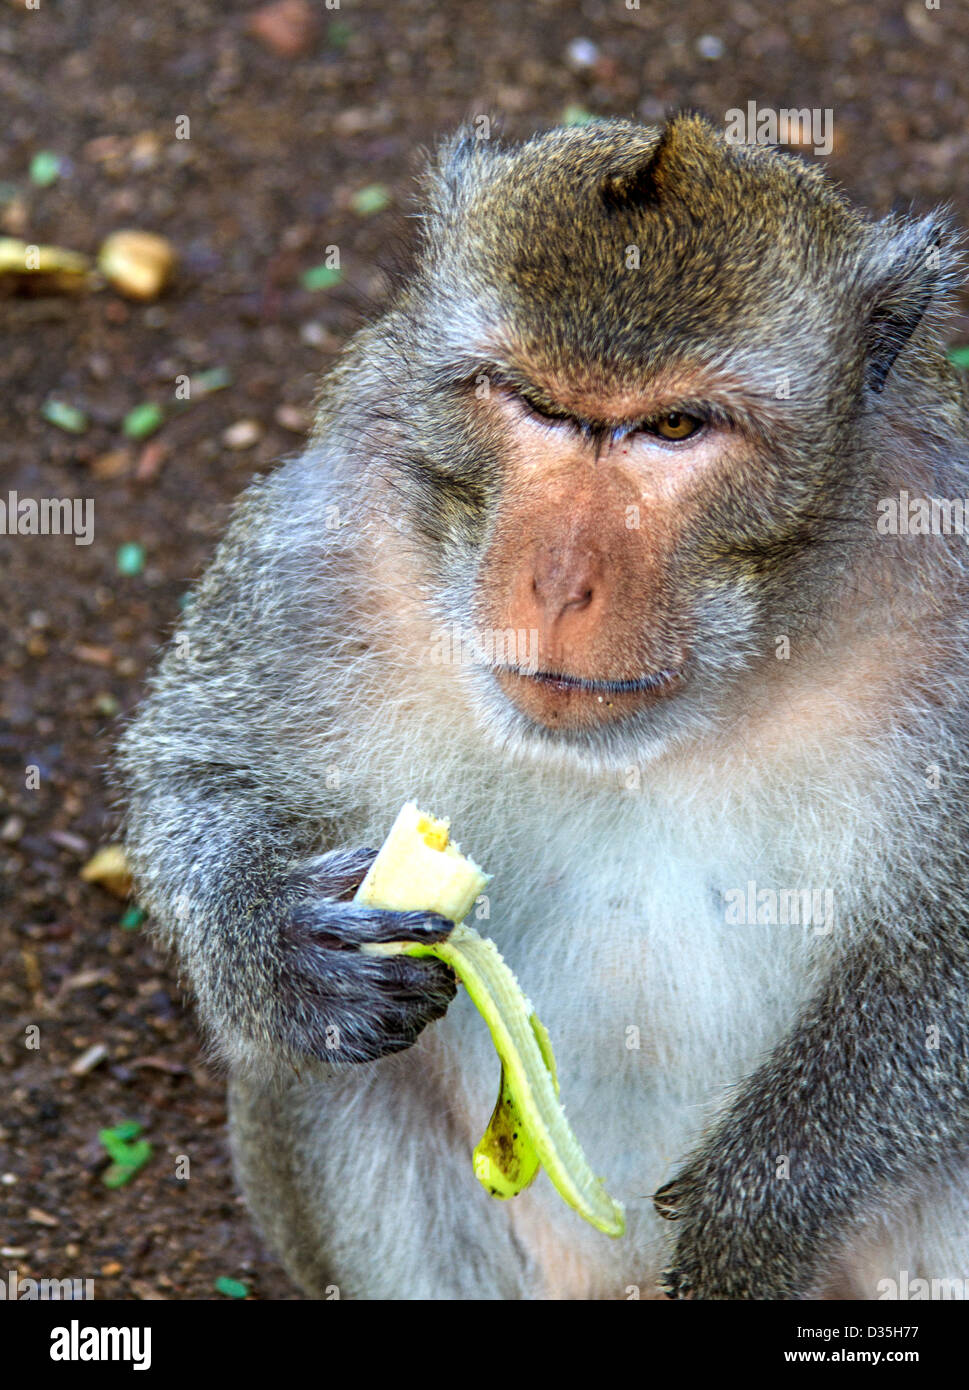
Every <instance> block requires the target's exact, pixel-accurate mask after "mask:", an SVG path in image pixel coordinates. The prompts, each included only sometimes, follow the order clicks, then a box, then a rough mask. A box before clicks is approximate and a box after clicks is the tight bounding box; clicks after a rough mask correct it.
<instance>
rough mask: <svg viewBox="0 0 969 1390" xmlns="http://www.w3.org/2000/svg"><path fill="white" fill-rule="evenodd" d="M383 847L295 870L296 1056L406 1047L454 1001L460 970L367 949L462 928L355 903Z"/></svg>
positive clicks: (291, 927) (376, 1053)
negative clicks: (355, 894) (456, 972)
mask: <svg viewBox="0 0 969 1390" xmlns="http://www.w3.org/2000/svg"><path fill="white" fill-rule="evenodd" d="M376 853H377V851H376V850H373V849H360V850H336V851H333V852H332V853H329V854H322V855H319V856H317V857H315V858H313V859H309V860H306V861H304V862H303V863H302V864H300V865H298V866H297V867H296V868H295V869H293V870H292V871H291V872H290V874H289V875H288V877H287V880H286V884H285V895H284V896H285V901H286V903H287V906H286V908H285V911H284V914H283V919H282V922H281V924H280V946H281V960H280V973H279V979H278V985H277V999H276V1002H277V1005H278V1008H279V1012H278V1014H277V1017H278V1018H279V1020H280V1023H281V1026H282V1029H283V1032H284V1038H283V1041H284V1045H285V1046H286V1048H287V1050H288V1051H289V1052H290V1053H291V1054H292V1055H293V1056H294V1057H298V1056H312V1057H318V1058H320V1059H322V1060H324V1061H327V1062H332V1063H334V1064H339V1063H341V1062H369V1061H373V1060H374V1059H375V1058H377V1057H382V1056H384V1055H386V1054H387V1053H391V1052H400V1051H402V1050H403V1049H404V1048H407V1047H410V1046H411V1044H412V1043H413V1042H415V1041H416V1039H417V1036H418V1034H419V1033H420V1031H421V1029H422V1028H424V1026H425V1025H426V1024H428V1023H430V1022H431V1021H432V1019H435V1018H440V1017H441V1016H442V1015H443V1014H444V1012H445V1010H446V1009H447V1006H448V1004H449V1003H450V1002H451V1000H452V999H453V998H454V994H455V990H456V982H455V979H454V974H453V972H452V971H451V970H450V969H449V968H448V967H447V966H446V965H443V964H442V963H441V962H440V961H439V960H435V959H433V958H422V959H416V958H414V957H412V956H402V955H398V956H379V955H369V954H366V953H364V952H363V951H361V950H360V947H361V946H362V945H364V943H373V942H383V941H420V942H435V941H441V940H443V939H444V938H445V937H446V936H447V935H448V934H449V933H450V932H451V931H452V930H453V928H454V923H453V922H451V921H449V920H448V918H446V917H441V916H439V915H437V914H436V913H428V912H388V911H385V910H383V909H380V908H373V907H363V906H360V905H359V904H357V903H354V902H352V901H349V900H348V899H349V898H350V897H351V896H352V894H353V892H354V891H355V889H356V888H357V887H358V886H359V884H360V883H361V881H362V880H363V877H364V875H365V874H366V872H367V870H368V868H369V867H370V865H371V863H372V862H373V860H374V858H375V856H376Z"/></svg>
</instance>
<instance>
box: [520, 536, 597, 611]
mask: <svg viewBox="0 0 969 1390" xmlns="http://www.w3.org/2000/svg"><path fill="white" fill-rule="evenodd" d="M598 586H599V573H598V565H597V564H596V563H595V561H594V559H593V557H592V556H590V555H576V554H571V555H568V554H566V555H562V554H556V553H555V552H549V551H546V552H544V553H543V554H541V555H539V556H537V557H536V558H535V561H534V563H533V566H532V586H531V587H532V596H533V602H535V603H536V604H537V605H538V607H539V608H541V610H542V612H543V616H544V617H545V621H546V623H547V624H548V625H549V626H551V625H552V624H554V623H556V622H558V620H559V619H560V618H562V617H564V616H565V615H566V614H567V613H568V614H571V613H582V612H584V611H585V610H586V609H587V608H589V607H591V605H592V602H593V600H594V598H595V596H596V591H597V589H598Z"/></svg>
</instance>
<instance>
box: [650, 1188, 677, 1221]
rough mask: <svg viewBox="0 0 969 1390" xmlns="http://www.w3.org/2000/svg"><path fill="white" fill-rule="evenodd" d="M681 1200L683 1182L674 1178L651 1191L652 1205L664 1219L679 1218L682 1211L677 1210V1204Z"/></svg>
mask: <svg viewBox="0 0 969 1390" xmlns="http://www.w3.org/2000/svg"><path fill="white" fill-rule="evenodd" d="M682 1200H683V1184H682V1183H680V1182H678V1181H677V1180H676V1179H675V1178H674V1180H673V1181H672V1182H668V1183H667V1184H666V1185H665V1187H661V1188H659V1189H658V1190H657V1191H656V1192H654V1193H653V1207H654V1208H655V1210H656V1211H657V1212H658V1213H659V1215H660V1216H662V1217H663V1218H664V1220H666V1221H678V1220H679V1218H680V1216H681V1214H682V1213H681V1212H680V1211H679V1210H678V1207H677V1204H678V1203H679V1202H681V1201H682Z"/></svg>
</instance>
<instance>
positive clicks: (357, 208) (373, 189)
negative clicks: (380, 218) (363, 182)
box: [350, 183, 390, 217]
mask: <svg viewBox="0 0 969 1390" xmlns="http://www.w3.org/2000/svg"><path fill="white" fill-rule="evenodd" d="M350 206H351V208H353V211H354V212H355V213H356V214H357V216H358V217H372V216H373V214H374V213H375V212H383V210H384V208H386V207H389V206H390V190H389V189H388V188H386V187H385V186H384V185H383V184H382V183H371V184H368V185H367V187H366V188H361V189H359V190H358V191H357V192H356V193H354V195H353V197H352V198H351V199H350Z"/></svg>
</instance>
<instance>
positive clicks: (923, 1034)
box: [118, 112, 969, 1300]
mask: <svg viewBox="0 0 969 1390" xmlns="http://www.w3.org/2000/svg"><path fill="white" fill-rule="evenodd" d="M421 197H422V200H423V201H422V205H421V206H422V214H421V217H420V220H419V225H420V232H419V245H418V247H417V250H416V253H415V254H416V260H415V265H414V269H413V271H412V272H411V273H410V274H408V276H407V277H406V278H404V279H402V280H401V282H400V283H399V284H398V285H397V286H396V288H395V290H394V292H393V294H392V296H391V299H390V302H389V304H388V307H387V308H386V310H385V311H384V312H383V313H382V314H381V315H380V316H379V317H376V318H374V319H373V321H372V322H370V323H368V324H366V325H364V326H363V327H362V328H361V329H360V330H359V331H358V333H357V334H356V336H355V337H353V338H352V339H351V340H350V341H349V343H348V345H347V346H346V348H345V349H344V351H343V354H342V356H341V357H340V358H339V360H338V362H337V364H336V365H335V367H334V368H333V370H332V371H331V372H330V374H329V375H328V376H327V377H326V378H325V379H324V381H323V384H322V387H321V390H320V394H319V398H318V401H317V407H316V423H315V426H314V429H313V431H312V434H311V436H310V438H309V440H308V442H307V445H306V448H305V450H304V452H303V453H302V454H301V455H300V456H299V457H297V458H294V459H291V460H290V461H288V462H286V463H284V464H283V465H282V466H280V467H278V468H277V469H275V470H273V471H271V472H270V473H269V474H268V475H266V476H263V477H260V478H257V479H256V480H255V481H254V482H253V483H252V484H251V485H250V487H249V488H248V489H247V491H246V492H245V493H244V494H243V496H242V497H241V499H240V500H239V501H238V503H237V505H236V509H235V512H234V514H233V517H232V519H231V522H230V524H229V527H228V530H227V532H226V535H225V537H224V538H223V540H222V542H221V544H220V546H219V548H218V550H217V552H216V555H215V558H214V560H213V561H212V563H211V565H210V566H209V568H208V569H207V571H206V572H205V573H204V575H203V577H202V578H201V580H200V581H199V582H198V584H197V586H196V587H195V589H194V591H193V592H194V597H193V600H192V602H191V603H190V605H189V607H188V608H187V610H186V612H185V614H184V617H183V618H182V619H181V621H180V625H179V628H178V631H177V633H176V634H175V639H174V641H173V642H172V644H171V645H170V646H169V648H168V650H167V652H166V654H165V655H164V657H163V659H162V660H161V664H160V666H159V667H158V669H157V671H156V673H155V674H154V676H153V677H152V679H151V681H150V684H149V689H148V692H147V695H146V697H145V700H144V702H143V704H142V706H141V707H140V710H139V711H138V712H137V713H136V715H135V716H134V718H133V719H132V721H131V722H130V724H129V725H128V727H127V729H126V730H125V732H124V734H123V737H122V739H121V742H120V751H119V755H118V767H119V775H120V779H121V783H122V787H123V794H124V796H125V799H126V837H127V839H126V843H127V846H128V853H129V856H130V859H131V863H132V866H133V870H134V873H135V876H136V880H137V882H138V884H139V891H140V895H141V897H140V900H141V901H142V902H143V903H144V904H145V906H146V907H147V908H148V909H149V911H150V913H151V916H152V920H153V922H154V923H155V930H156V931H157V933H158V935H159V939H160V940H161V941H162V942H163V943H164V944H166V945H167V946H168V947H170V948H172V949H173V950H174V952H175V955H176V957H177V960H178V962H179V966H180V969H181V970H182V972H183V974H184V977H185V978H186V980H187V982H188V984H189V985H190V987H191V990H192V991H193V993H194V996H195V999H196V1001H197V1009H198V1014H199V1018H200V1021H201V1025H202V1028H203V1030H204V1034H205V1037H206V1038H207V1040H208V1046H209V1048H210V1051H211V1054H212V1055H213V1056H214V1057H216V1058H217V1059H219V1060H220V1062H221V1063H222V1064H223V1065H224V1067H225V1069H226V1071H227V1073H228V1085H229V1106H230V1145H231V1149H232V1154H233V1162H234V1165H235V1171H236V1174H237V1177H238V1181H239V1183H240V1184H241V1187H242V1190H243V1192H244V1194H245V1197H246V1200H247V1202H248V1205H249V1208H250V1210H251V1212H252V1214H253V1216H254V1218H255V1220H256V1223H257V1225H258V1227H259V1228H260V1230H261V1232H262V1234H263V1236H264V1238H265V1240H266V1241H267V1243H268V1244H269V1246H270V1247H271V1249H272V1250H273V1251H274V1252H275V1253H276V1254H277V1255H278V1256H279V1258H280V1259H281V1260H282V1262H283V1264H284V1265H285V1267H286V1269H287V1271H288V1272H289V1274H290V1276H291V1277H292V1279H293V1280H294V1282H295V1283H296V1284H297V1285H298V1286H299V1287H300V1288H301V1289H302V1290H303V1292H304V1293H306V1294H307V1295H308V1296H310V1297H315V1298H324V1297H327V1296H333V1291H334V1290H337V1291H338V1292H339V1296H341V1297H351V1298H364V1299H374V1298H391V1299H435V1300H436V1299H478V1298H501V1299H563V1298H580V1299H598V1298H629V1297H642V1298H650V1299H657V1300H662V1299H757V1300H797V1299H829V1298H831V1299H833V1298H847V1297H851V1298H866V1299H874V1298H880V1297H889V1296H893V1295H892V1294H891V1292H890V1291H891V1289H892V1288H897V1287H898V1280H899V1278H900V1275H901V1272H902V1271H907V1276H906V1277H908V1278H910V1279H914V1278H922V1277H925V1278H932V1277H946V1278H951V1277H965V1276H967V1275H969V905H967V901H966V891H965V887H966V880H967V869H969V863H967V854H966V845H967V828H969V811H967V806H969V797H967V790H969V788H967V778H966V770H965V760H964V744H965V739H966V736H967V734H969V682H967V679H966V676H965V652H966V635H967V634H966V622H967V618H966V614H967V612H969V608H967V603H966V588H967V584H966V576H967V564H966V552H965V550H964V544H965V537H964V536H963V535H962V534H960V533H959V529H958V527H957V526H955V525H954V524H953V525H950V526H941V525H940V526H939V527H937V528H935V529H936V532H937V534H936V533H929V534H921V533H919V532H920V528H918V527H916V528H908V529H906V527H905V525H903V524H901V523H900V522H899V521H898V514H896V515H895V520H894V522H893V519H892V505H895V506H896V513H897V509H898V507H900V506H903V505H904V506H908V505H909V504H908V503H906V502H904V499H906V498H909V499H914V498H921V499H931V498H935V499H937V500H938V499H956V500H958V499H964V498H965V497H967V496H969V487H967V482H969V478H967V473H969V470H967V463H969V402H967V399H966V391H965V389H964V387H963V386H962V384H961V381H960V378H959V374H958V372H957V371H956V370H955V368H954V367H953V366H952V364H950V363H949V362H948V361H947V358H946V354H945V351H944V345H943V337H944V322H945V314H946V312H947V311H948V307H949V304H950V302H951V297H952V293H953V291H954V289H955V287H956V286H957V284H958V282H959V277H960V275H961V253H960V249H959V238H958V233H957V232H956V230H955V229H954V228H953V226H952V223H951V218H950V215H949V214H948V213H947V212H944V211H943V212H932V213H929V214H928V215H924V216H916V215H915V214H911V213H907V214H904V215H901V214H895V213H892V214H889V215H888V216H886V217H884V218H881V219H876V218H874V217H873V216H871V215H869V214H867V213H865V212H862V211H861V210H859V209H858V208H856V207H855V205H854V204H853V203H852V202H850V200H849V199H848V198H847V196H846V195H845V194H844V193H843V192H842V191H841V190H840V189H839V188H837V187H836V186H835V185H834V184H833V182H832V181H831V180H830V179H829V178H828V176H827V175H826V174H825V173H824V172H823V171H822V170H821V169H820V168H819V167H817V166H814V165H811V164H808V163H807V162H806V161H804V160H802V159H801V158H799V157H798V156H796V155H794V154H790V153H787V152H785V151H782V150H779V149H773V148H765V147H757V146H746V145H738V144H735V143H732V142H731V141H730V140H729V139H728V138H727V137H726V136H725V135H724V134H723V133H721V132H719V131H718V130H717V129H716V127H715V126H714V125H713V124H712V122H710V121H709V120H708V119H707V118H706V117H704V116H702V115H700V114H697V113H692V112H680V113H677V114H675V115H672V116H671V117H670V118H669V119H668V120H667V121H665V122H664V123H663V124H661V125H659V126H640V125H637V124H635V123H632V122H627V121H623V120H613V119H608V120H601V121H594V122H592V123H590V124H588V125H585V126H582V127H569V128H561V129H553V130H549V131H546V132H543V133H540V134H537V135H535V136H533V137H531V138H529V139H526V140H524V141H521V142H518V143H514V142H509V143H505V142H502V141H498V140H480V139H477V138H475V132H474V131H473V129H472V128H469V127H465V128H462V129H460V130H459V131H458V132H457V133H456V134H455V135H452V136H451V137H449V138H448V139H446V140H444V141H443V142H442V143H441V144H440V145H439V146H438V148H437V149H436V151H434V152H433V153H432V154H431V155H430V156H429V158H428V161H427V165H426V169H425V173H424V181H423V186H422V192H421ZM893 499H894V503H893ZM899 499H902V500H901V501H900V500H899ZM908 514H909V513H908V512H906V516H907V515H908ZM940 515H941V513H940ZM946 515H947V516H948V517H949V520H950V521H951V520H952V518H953V517H955V519H956V520H958V516H957V515H956V513H955V512H953V511H951V509H950V511H949V512H947V513H946ZM924 529H925V528H921V530H923V531H924ZM408 799H414V800H416V801H417V802H418V804H419V805H421V806H422V807H426V808H427V809H428V810H429V811H431V812H432V813H434V814H435V815H447V816H449V817H450V819H451V823H452V828H453V832H454V834H455V835H456V836H457V837H458V838H460V839H461V840H462V841H463V846H464V848H466V849H468V850H470V851H471V852H472V853H473V854H474V856H475V858H476V859H477V860H478V862H480V863H482V864H483V865H484V866H485V867H486V868H487V869H488V870H489V871H491V872H492V874H493V881H492V882H491V883H490V884H489V886H488V889H487V892H486V894H485V895H484V897H483V898H482V899H481V900H479V903H478V905H477V907H476V909H475V912H474V914H473V918H472V919H471V920H472V922H473V924H474V925H477V926H478V927H479V928H480V929H481V930H483V931H485V932H486V934H488V935H489V936H491V937H492V938H493V940H494V941H495V942H496V943H497V945H498V947H499V949H500V950H501V952H502V954H503V955H504V956H505V958H506V959H507V960H508V961H509V962H510V964H511V965H512V966H513V968H514V970H515V972H516V974H517V976H518V978H519V980H520V982H521V984H522V987H523V989H524V990H525V992H526V993H527V994H528V995H529V997H530V998H532V999H533V1000H534V1001H535V1004H536V1008H537V1009H538V1011H539V1013H540V1015H541V1017H542V1019H543V1021H544V1022H545V1024H546V1025H547V1027H548V1029H549V1032H550V1035H551V1038H552V1040H553V1043H554V1046H555V1049H556V1054H557V1057H558V1068H559V1079H560V1083H561V1090H562V1097H563V1100H564V1101H565V1102H566V1105H567V1108H568V1114H569V1117H570V1121H571V1123H572V1125H573V1127H574V1129H575V1131H576V1133H577V1135H578V1136H579V1139H580V1140H581V1141H582V1143H583V1145H584V1146H585V1147H586V1148H587V1151H588V1154H589V1157H590V1162H591V1164H592V1167H593V1170H594V1171H595V1172H596V1173H599V1174H601V1175H603V1178H604V1179H605V1181H606V1184H607V1186H608V1188H609V1191H610V1193H612V1194H613V1195H615V1196H616V1197H618V1198H620V1199H622V1200H623V1201H624V1202H625V1204H626V1208H627V1231H626V1234H625V1236H624V1237H623V1238H621V1239H618V1240H611V1239H609V1238H608V1237H606V1236H604V1235H603V1234H601V1233H600V1232H598V1231H596V1230H594V1229H592V1228H591V1227H590V1226H589V1225H587V1224H586V1223H583V1222H582V1220H581V1219H580V1218H579V1216H578V1215H577V1214H576V1213H575V1212H573V1211H571V1210H570V1209H569V1208H568V1207H567V1206H566V1205H565V1204H564V1203H562V1202H561V1201H560V1199H559V1198H558V1196H557V1194H556V1193H555V1192H554V1190H553V1189H552V1187H551V1185H550V1184H549V1183H548V1181H547V1178H546V1177H545V1175H544V1174H542V1175H540V1176H539V1179H538V1181H537V1182H536V1183H535V1184H534V1185H533V1186H532V1187H531V1188H529V1190H527V1191H526V1192H523V1193H522V1194H520V1195H519V1196H517V1197H516V1198H515V1199H514V1200H513V1201H508V1202H498V1201H494V1200H492V1199H491V1198H490V1197H489V1196H488V1195H487V1194H486V1193H485V1192H484V1191H483V1190H482V1189H480V1188H479V1186H478V1184H477V1183H476V1182H475V1180H474V1176H473V1173H472V1168H471V1161H470V1155H471V1151H472V1148H473V1146H474V1143H475V1141H476V1139H477V1138H478V1136H479V1135H480V1133H481V1130H482V1129H483V1127H484V1122H485V1120H486V1118H487V1115H488V1113H489V1112H490V1108H491V1104H492V1102H493V1100H494V1089H495V1085H496V1080H497V1077H496V1065H497V1064H496V1059H495V1056H494V1051H493V1048H492V1045H491V1041H490V1038H489V1036H488V1032H487V1029H486V1028H485V1027H484V1026H483V1025H482V1023H481V1020H480V1019H479V1018H478V1017H477V1015H476V1013H475V1010H474V1008H473V1007H472V1006H471V1004H470V1002H469V1000H468V999H467V997H466V995H465V994H464V993H463V992H462V991H460V990H456V984H455V980H454V978H453V976H452V975H451V973H450V972H449V971H448V969H447V967H445V966H443V965H442V964H441V963H440V962H439V961H437V960H434V959H429V958H428V959H415V958H405V957H379V958H378V957H377V956H375V955H371V954H369V953H367V952H365V951H363V950H362V949H361V948H362V946H363V945H364V944H366V943H371V942H375V941H386V940H411V941H429V942H430V941H435V940H440V939H441V938H442V937H443V936H444V935H445V934H446V933H447V931H448V930H449V929H450V925H451V924H450V923H449V922H447V921H445V920H444V919H443V918H440V917H438V916H435V915H434V914H433V913H419V912H417V913H394V912H385V911H382V910H377V909H375V908H369V907H363V906H361V905H359V904H357V903H355V902H354V901H353V894H354V891H355V888H356V886H357V885H358V884H359V882H360V881H361V879H362V877H363V875H364V873H365V871H366V869H367V867H368V866H369V864H370V863H371V862H372V859H373V856H374V853H375V846H378V845H379V844H380V842H381V841H382V839H383V837H384V835H385V834H386V831H387V829H388V828H389V826H390V824H391V822H392V820H393V818H394V816H395V815H396V812H397V810H398V809H399V807H400V805H401V804H402V803H403V802H404V801H405V800H408ZM893 1281H894V1283H893ZM894 1296H897V1294H896V1295H894Z"/></svg>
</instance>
